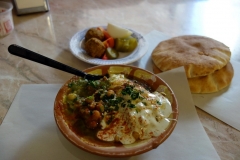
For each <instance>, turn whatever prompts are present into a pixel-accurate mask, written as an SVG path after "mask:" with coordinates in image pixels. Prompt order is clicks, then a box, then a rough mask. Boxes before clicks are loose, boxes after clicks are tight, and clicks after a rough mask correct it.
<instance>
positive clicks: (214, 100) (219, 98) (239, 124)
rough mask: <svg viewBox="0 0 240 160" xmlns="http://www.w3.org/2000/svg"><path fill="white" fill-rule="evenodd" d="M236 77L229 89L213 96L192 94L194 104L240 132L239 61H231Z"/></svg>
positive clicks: (212, 94)
mask: <svg viewBox="0 0 240 160" xmlns="http://www.w3.org/2000/svg"><path fill="white" fill-rule="evenodd" d="M231 64H232V66H233V69H235V71H234V76H233V79H232V82H231V84H230V85H229V87H227V88H225V89H223V90H221V91H219V92H215V93H211V94H192V97H193V101H194V104H195V105H196V106H197V107H199V108H201V109H202V110H204V111H205V112H207V113H209V114H211V115H213V116H214V117H216V118H218V119H220V120H221V121H223V122H225V123H227V124H228V125H230V126H232V127H234V128H236V129H237V130H239V131H240V106H239V105H240V98H239V95H240V85H239V82H240V72H237V71H236V70H237V68H240V63H239V62H238V61H233V60H232V61H231Z"/></svg>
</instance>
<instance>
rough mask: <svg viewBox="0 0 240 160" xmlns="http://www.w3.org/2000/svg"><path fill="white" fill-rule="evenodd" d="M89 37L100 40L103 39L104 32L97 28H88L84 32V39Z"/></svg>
mask: <svg viewBox="0 0 240 160" xmlns="http://www.w3.org/2000/svg"><path fill="white" fill-rule="evenodd" d="M91 38H97V39H99V40H100V41H103V40H104V34H103V32H102V31H101V30H99V29H97V28H90V29H89V30H88V31H87V33H86V34H85V41H87V40H89V39H91Z"/></svg>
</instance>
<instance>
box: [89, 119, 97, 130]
mask: <svg viewBox="0 0 240 160" xmlns="http://www.w3.org/2000/svg"><path fill="white" fill-rule="evenodd" d="M87 125H88V128H91V129H94V128H96V127H97V125H98V123H97V122H96V121H90V122H88V124H87Z"/></svg>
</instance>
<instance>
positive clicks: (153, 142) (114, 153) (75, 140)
mask: <svg viewBox="0 0 240 160" xmlns="http://www.w3.org/2000/svg"><path fill="white" fill-rule="evenodd" d="M111 66H120V67H121V66H122V67H130V68H133V69H135V70H137V69H139V70H142V71H145V72H147V73H149V74H151V75H153V76H155V77H156V78H157V79H158V80H160V82H162V83H163V84H164V85H165V86H166V87H167V88H168V89H169V91H170V93H171V95H172V98H173V99H172V100H173V102H172V109H173V113H172V116H173V120H172V121H171V123H170V125H169V126H168V128H167V129H166V130H165V131H164V132H163V133H162V134H161V135H159V136H158V137H152V138H150V139H147V140H144V141H145V142H144V143H143V144H142V145H139V146H137V147H133V148H131V147H129V148H125V147H122V148H121V147H118V150H116V149H115V150H114V148H115V147H113V148H111V147H110V148H108V147H97V146H94V145H89V144H88V143H86V141H84V138H82V137H79V136H77V135H76V134H75V133H74V132H73V131H72V130H71V129H69V127H68V125H67V123H66V122H65V121H64V119H63V115H62V112H61V110H60V105H61V103H60V102H59V101H56V99H57V98H58V97H59V96H60V95H61V92H62V91H63V89H64V87H66V86H65V85H66V84H67V83H68V82H69V81H70V80H71V79H72V78H73V77H75V76H73V77H72V78H70V79H69V80H68V81H66V82H65V83H64V84H63V85H62V87H61V88H60V89H59V91H58V93H57V95H56V98H55V101H54V119H55V122H56V124H57V126H58V128H59V130H60V131H61V133H62V134H63V135H64V137H65V138H66V139H67V140H68V141H70V142H71V143H72V144H74V145H75V146H77V147H78V148H80V149H82V150H84V151H87V152H90V153H93V154H96V155H100V156H105V157H118V158H119V157H130V156H135V155H139V154H142V153H145V152H147V151H150V150H152V149H155V148H157V147H158V146H159V145H160V144H162V143H163V142H164V141H165V140H166V139H167V138H168V137H169V136H170V135H171V134H172V132H173V130H174V128H175V126H176V124H177V120H178V115H179V111H178V103H177V98H176V96H175V94H174V92H173V90H172V89H171V88H170V86H169V85H168V84H167V83H166V82H165V81H164V80H163V79H161V78H160V77H158V76H157V75H156V74H154V73H152V72H150V71H147V70H145V69H142V68H139V67H136V66H131V65H118V64H116V65H100V66H94V67H91V68H88V69H85V70H84V71H85V72H89V71H91V70H94V69H97V68H101V67H106V68H109V67H111ZM146 144H148V145H146ZM123 146H124V145H123ZM143 146H144V147H143ZM106 149H107V150H106ZM123 152H124V153H123Z"/></svg>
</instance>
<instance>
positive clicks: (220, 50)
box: [151, 35, 231, 78]
mask: <svg viewBox="0 0 240 160" xmlns="http://www.w3.org/2000/svg"><path fill="white" fill-rule="evenodd" d="M230 56H231V52H230V50H229V47H227V46H226V45H224V44H223V43H221V42H219V41H216V40H214V39H211V38H208V37H203V36H195V35H188V36H179V37H174V38H171V39H169V40H166V41H162V42H160V43H159V44H158V45H157V46H156V48H155V49H154V50H153V52H152V55H151V58H152V61H153V62H154V64H155V65H156V66H157V68H159V69H160V70H161V71H167V70H170V69H173V68H177V67H180V66H184V68H185V71H186V75H187V77H188V78H193V77H199V76H206V75H208V74H211V73H213V72H215V71H216V70H219V69H221V68H222V67H224V66H225V65H226V64H227V63H228V62H229V60H230Z"/></svg>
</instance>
